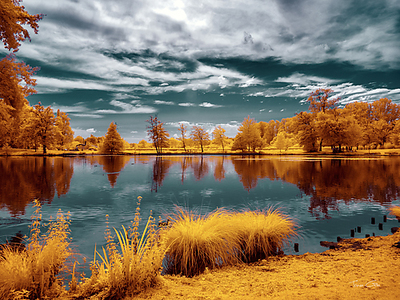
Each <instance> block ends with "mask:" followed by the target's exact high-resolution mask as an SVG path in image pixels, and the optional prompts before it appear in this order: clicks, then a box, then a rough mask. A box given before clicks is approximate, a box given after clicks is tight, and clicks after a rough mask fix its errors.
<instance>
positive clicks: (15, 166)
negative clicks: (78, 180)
mask: <svg viewBox="0 0 400 300" xmlns="http://www.w3.org/2000/svg"><path fill="white" fill-rule="evenodd" d="M72 174H73V161H72V159H71V158H61V157H57V158H48V157H29V158H20V159H14V158H13V159H8V158H7V159H2V160H0V181H1V188H0V208H3V207H6V208H7V209H8V210H9V211H10V213H11V215H12V216H18V215H23V214H25V207H26V206H27V205H28V204H29V203H30V202H31V201H32V200H33V199H39V200H40V202H42V203H43V202H47V203H51V201H52V200H53V198H54V196H55V194H56V192H57V196H58V197H60V196H62V195H65V194H67V193H68V191H69V187H70V183H71V178H72Z"/></svg>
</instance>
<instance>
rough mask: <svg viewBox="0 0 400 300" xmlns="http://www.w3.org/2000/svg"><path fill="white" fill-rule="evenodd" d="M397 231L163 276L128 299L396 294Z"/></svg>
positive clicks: (399, 280)
mask: <svg viewBox="0 0 400 300" xmlns="http://www.w3.org/2000/svg"><path fill="white" fill-rule="evenodd" d="M399 241H400V232H397V233H395V234H393V235H390V236H385V237H371V238H365V239H348V240H344V241H342V242H340V243H339V248H337V249H331V250H327V251H325V252H323V253H320V254H318V253H317V254H310V253H306V254H303V255H288V256H286V255H283V256H279V257H270V258H268V259H266V260H263V261H260V262H258V263H256V264H253V265H239V266H235V267H227V268H222V269H218V270H212V271H208V272H206V273H205V274H202V275H199V276H196V277H193V278H186V277H181V276H163V277H162V282H161V284H160V286H159V287H157V288H154V289H151V290H149V291H147V292H145V293H142V294H140V295H137V296H136V297H134V298H132V299H307V300H312V299H385V300H387V299H400V249H399V248H397V247H393V245H394V244H395V243H397V242H399Z"/></svg>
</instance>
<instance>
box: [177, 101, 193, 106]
mask: <svg viewBox="0 0 400 300" xmlns="http://www.w3.org/2000/svg"><path fill="white" fill-rule="evenodd" d="M178 105H179V106H184V107H190V106H194V104H193V103H188V102H183V103H179V104H178Z"/></svg>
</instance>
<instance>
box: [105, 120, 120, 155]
mask: <svg viewBox="0 0 400 300" xmlns="http://www.w3.org/2000/svg"><path fill="white" fill-rule="evenodd" d="M123 148H124V142H123V140H122V138H121V136H120V135H119V133H118V131H117V125H116V124H115V123H114V122H111V124H110V126H109V127H108V130H107V134H106V136H105V138H104V142H103V144H102V146H101V152H103V153H108V154H115V153H119V152H121V151H122V150H123Z"/></svg>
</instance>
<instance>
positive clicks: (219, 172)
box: [214, 156, 225, 181]
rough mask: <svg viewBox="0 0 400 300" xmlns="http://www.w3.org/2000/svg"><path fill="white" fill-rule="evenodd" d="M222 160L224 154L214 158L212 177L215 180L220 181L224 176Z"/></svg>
mask: <svg viewBox="0 0 400 300" xmlns="http://www.w3.org/2000/svg"><path fill="white" fill-rule="evenodd" d="M224 160H225V157H224V156H222V157H216V158H215V166H214V178H215V180H217V181H221V180H222V179H224V178H225V168H224Z"/></svg>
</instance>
